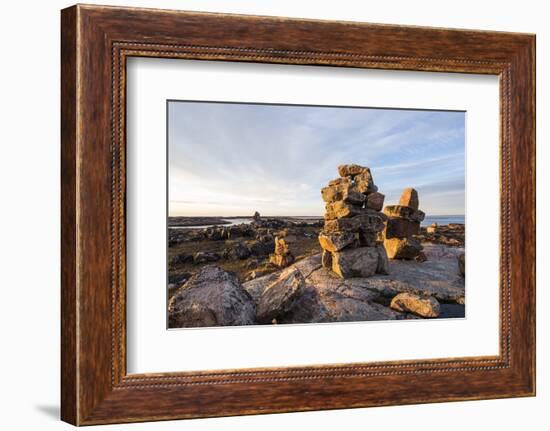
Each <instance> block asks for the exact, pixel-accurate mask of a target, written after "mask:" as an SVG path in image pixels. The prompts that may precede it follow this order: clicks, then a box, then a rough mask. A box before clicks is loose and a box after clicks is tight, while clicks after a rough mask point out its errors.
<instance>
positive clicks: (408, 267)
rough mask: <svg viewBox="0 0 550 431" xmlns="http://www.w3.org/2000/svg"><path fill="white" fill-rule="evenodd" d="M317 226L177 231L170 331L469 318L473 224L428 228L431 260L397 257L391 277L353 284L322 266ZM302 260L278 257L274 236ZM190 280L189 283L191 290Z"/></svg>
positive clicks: (276, 222)
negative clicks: (273, 259) (462, 267)
mask: <svg viewBox="0 0 550 431" xmlns="http://www.w3.org/2000/svg"><path fill="white" fill-rule="evenodd" d="M321 227H322V222H321V221H319V222H316V223H314V224H310V223H306V222H296V221H289V220H284V219H261V220H258V221H257V222H255V223H253V224H249V225H247V224H241V225H231V226H217V227H211V228H205V229H177V230H175V229H171V230H170V231H169V248H168V254H169V298H170V301H169V325H170V327H191V326H219V325H249V324H268V323H279V324H282V323H314V322H336V321H338V322H341V321H365V320H387V319H392V320H395V319H416V318H422V317H425V318H427V317H435V316H438V317H440V318H445V317H463V316H464V278H463V277H462V276H461V275H460V271H459V266H458V265H459V260H458V259H457V256H459V255H460V254H461V253H463V252H464V248H463V247H464V226H463V225H449V226H438V227H437V228H434V229H429V228H422V230H421V234H420V235H419V236H418V237H417V238H418V239H419V240H420V241H421V243H422V245H423V246H424V254H425V255H426V257H427V260H426V261H425V262H417V261H402V260H391V261H390V271H389V272H390V275H382V274H379V275H375V276H373V277H369V278H352V279H348V280H344V279H342V278H339V277H338V276H337V275H335V274H334V273H332V272H331V271H328V270H327V269H325V268H322V266H321V254H320V251H321V250H320V247H319V240H318V238H317V237H318V233H319V231H320V228H321ZM280 234H282V235H283V236H285V237H286V238H291V239H292V241H291V242H290V245H291V250H292V253H293V254H294V256H295V257H296V261H295V263H293V264H292V265H290V266H288V267H287V268H284V269H280V268H277V267H276V266H274V265H272V264H270V263H269V258H268V256H269V253H272V252H273V249H274V237H275V236H277V235H280ZM183 285H185V288H182V286H183Z"/></svg>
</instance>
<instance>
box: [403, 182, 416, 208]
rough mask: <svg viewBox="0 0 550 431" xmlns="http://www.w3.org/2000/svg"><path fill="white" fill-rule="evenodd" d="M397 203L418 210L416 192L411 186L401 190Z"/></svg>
mask: <svg viewBox="0 0 550 431" xmlns="http://www.w3.org/2000/svg"><path fill="white" fill-rule="evenodd" d="M399 205H402V206H405V207H409V208H412V209H413V210H418V192H417V191H416V190H415V189H413V188H412V187H411V188H407V189H405V190H403V193H402V194H401V199H399Z"/></svg>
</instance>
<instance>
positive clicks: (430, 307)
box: [390, 292, 440, 317]
mask: <svg viewBox="0 0 550 431" xmlns="http://www.w3.org/2000/svg"><path fill="white" fill-rule="evenodd" d="M390 307H391V308H392V309H394V310H396V311H402V312H407V313H414V314H416V315H418V316H421V317H437V316H439V312H440V306H439V302H438V301H437V299H435V298H434V297H433V296H420V295H416V294H414V293H408V292H403V293H400V294H398V295H396V296H395V297H394V298H393V299H392V301H391V303H390Z"/></svg>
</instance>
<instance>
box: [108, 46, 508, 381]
mask: <svg viewBox="0 0 550 431" xmlns="http://www.w3.org/2000/svg"><path fill="white" fill-rule="evenodd" d="M112 49H113V59H114V60H113V84H114V88H116V89H117V91H116V94H117V97H116V98H115V99H113V105H112V109H113V112H115V113H116V114H115V115H114V116H113V118H114V121H113V130H114V133H113V137H114V138H113V149H114V151H113V178H117V175H118V179H117V180H115V184H119V185H120V184H122V183H124V184H125V176H126V169H125V168H126V167H125V165H124V161H125V160H126V155H125V151H126V140H125V136H124V130H125V129H124V125H125V124H126V113H125V109H123V108H122V107H125V106H126V88H125V86H124V84H123V83H126V67H125V66H126V60H127V59H128V58H130V57H153V58H159V57H160V58H172V59H186V60H189V59H193V60H196V59H204V58H205V57H204V56H206V58H207V59H209V60H213V59H216V60H220V59H223V60H226V59H227V58H228V57H227V56H228V55H229V56H231V57H229V58H231V59H233V60H234V61H243V60H245V59H246V60H249V61H250V60H255V59H258V61H261V62H264V63H268V62H275V63H281V61H280V56H281V55H289V56H291V58H292V59H293V64H300V65H302V64H310V63H309V62H310V61H311V60H312V59H314V58H324V57H325V56H326V57H327V58H330V57H336V58H338V59H339V61H345V62H346V65H348V66H352V67H368V68H371V69H373V68H376V69H382V68H384V66H383V65H385V64H386V63H387V61H388V59H387V58H385V57H384V56H377V57H376V58H374V59H367V58H362V57H361V56H358V55H353V54H350V55H349V58H348V57H347V56H346V54H338V55H337V56H334V55H333V56H331V54H330V53H328V54H326V53H317V52H305V51H303V52H288V53H287V52H283V51H279V52H277V55H276V56H269V55H268V53H267V52H264V51H262V50H258V52H256V51H255V50H253V49H250V48H248V49H247V48H236V49H228V48H224V47H214V46H210V47H196V46H172V45H159V44H137V43H125V42H114V43H113V48H112ZM273 60H274V61H273ZM391 60H397V59H396V58H391ZM365 61H367V62H368V63H367V65H366V66H365V65H364V64H365V63H364V62H365ZM405 61H412V60H411V59H405ZM422 61H423V62H426V63H427V64H428V63H429V62H430V61H437V62H441V59H427V58H426V59H423V60H422ZM451 63H452V64H454V62H451ZM463 63H464V64H466V65H468V64H469V62H468V61H463ZM486 63H488V64H490V65H492V66H496V67H500V68H501V69H499V72H498V76H499V81H500V86H501V88H500V95H501V99H502V101H503V104H507V103H509V98H508V97H509V92H507V91H505V88H506V85H507V84H506V79H505V78H504V76H503V75H504V74H506V73H507V72H508V67H509V65H507V64H499V63H496V64H494V63H495V62H486ZM314 64H318V63H314ZM380 64H382V66H381V65H380ZM476 64H477V63H476ZM115 65H116V67H115ZM447 71H453V72H456V70H455V69H454V68H453V69H452V70H447ZM493 74H494V73H493ZM502 108H503V107H502V106H501V110H502ZM501 119H502V118H501ZM509 122H510V118H509V117H506V118H505V119H504V121H501V136H502V137H504V136H506V128H508V127H509ZM115 137H118V140H116V138H115ZM117 152H118V154H117ZM500 154H501V173H500V174H501V178H508V177H509V172H508V171H509V170H510V164H509V160H510V154H509V148H508V146H507V143H506V140H505V139H501V141H500ZM505 169H507V170H508V171H507V172H505ZM113 187H114V188H113V199H115V201H116V203H115V204H114V205H113V208H114V209H116V208H124V202H125V199H126V196H125V194H124V191H122V192H121V193H118V191H119V187H118V186H116V185H113ZM509 193H510V187H509V184H508V183H505V182H504V181H503V182H502V192H501V199H500V201H501V207H500V214H501V223H500V226H501V228H500V234H501V238H508V241H507V244H508V245H509V234H510V225H509V222H508V220H507V219H506V218H505V217H506V211H505V209H506V208H507V207H508V206H509V198H510V196H509ZM117 218H118V220H120V222H119V226H121V225H122V224H123V222H124V220H125V219H126V216H125V214H123V213H120V214H113V220H117ZM113 238H118V240H119V241H121V244H120V246H118V245H117V244H113V247H114V249H115V250H120V253H119V254H118V256H113V268H116V265H117V262H122V261H123V260H125V250H126V247H125V236H124V235H123V233H122V232H114V233H113ZM509 253H510V249H509V247H504V246H502V245H501V253H500V256H501V262H500V274H501V280H500V287H499V291H500V292H499V293H500V298H501V300H500V334H499V339H500V340H499V346H500V352H499V353H500V354H499V355H498V356H483V357H475V358H474V357H467V358H455V359H453V360H447V359H436V360H432V359H430V360H409V361H384V362H365V363H350V364H342V365H332V364H331V365H327V366H319V365H315V366H297V367H289V368H287V367H285V368H275V367H269V368H262V369H250V370H247V371H244V372H243V371H240V370H229V371H219V370H217V371H215V372H205V373H203V372H181V373H173V372H172V373H163V375H162V376H156V377H154V378H153V380H150V379H151V378H150V377H148V376H147V374H127V373H126V368H125V366H126V349H125V348H124V346H121V348H120V349H118V351H115V350H114V351H113V358H115V359H117V360H118V361H119V363H118V364H115V363H113V370H114V371H113V375H115V372H116V371H115V370H116V369H117V366H118V367H120V370H122V375H123V377H122V380H121V384H122V385H123V386H125V385H131V386H134V387H135V386H139V387H145V386H147V385H148V384H153V385H155V386H158V385H159V384H168V385H170V386H177V385H189V384H194V383H196V382H197V381H201V382H203V380H202V379H203V378H208V384H213V385H215V384H223V383H225V382H227V381H228V379H229V381H231V382H235V381H239V382H242V381H243V379H254V381H266V382H272V381H275V380H273V379H275V378H278V379H281V380H297V379H298V380H299V379H300V378H302V377H301V376H307V378H308V379H315V378H317V379H318V378H326V377H339V378H345V377H353V376H383V375H406V374H411V373H426V372H427V370H428V371H429V370H432V369H434V367H437V370H438V371H437V372H444V371H453V370H463V369H468V370H477V369H480V370H489V369H493V368H494V367H496V368H505V367H508V366H509V354H508V353H509V348H510V345H509V344H510V333H509V328H510V327H509V321H510V318H509V316H508V314H509V313H510V294H509V290H510V285H509V283H508V280H507V279H505V278H504V274H506V273H507V272H509V270H510V269H509V268H508V271H507V270H506V269H505V267H504V266H505V265H507V264H508V263H509V259H508V258H509ZM122 267H123V268H124V269H126V264H125V262H124V263H122V264H121V268H122ZM125 279H126V273H125V271H124V272H120V273H119V274H118V276H117V277H113V280H118V283H117V284H116V285H115V284H114V285H113V288H112V289H113V293H114V295H115V297H117V298H125V297H126V293H125V291H124V292H122V289H126V284H125V283H122V282H121V280H125ZM116 292H119V293H118V294H117V293H116ZM118 303H119V304H122V303H124V305H125V302H123V301H119V302H118ZM119 311H120V312H119ZM125 318H126V312H125V310H119V308H117V305H116V304H113V319H114V327H116V328H119V330H120V329H121V328H122V327H123V325H124V323H125ZM123 342H125V338H123V335H122V333H118V334H117V339H116V341H115V344H119V345H120V344H121V343H123ZM464 367H466V368H464ZM197 379H199V380H197Z"/></svg>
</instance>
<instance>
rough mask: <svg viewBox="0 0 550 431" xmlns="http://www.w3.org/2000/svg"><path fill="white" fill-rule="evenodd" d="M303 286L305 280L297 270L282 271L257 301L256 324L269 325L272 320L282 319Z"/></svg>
mask: <svg viewBox="0 0 550 431" xmlns="http://www.w3.org/2000/svg"><path fill="white" fill-rule="evenodd" d="M304 286H305V279H304V276H303V275H302V273H301V272H300V271H299V270H297V269H296V268H293V269H292V270H290V271H284V272H283V273H282V274H281V275H280V276H279V278H278V279H277V280H276V281H275V282H273V283H272V284H270V285H269V286H267V287H266V289H265V290H264V291H263V293H262V295H261V296H260V298H259V299H258V306H257V310H256V319H257V320H258V322H260V323H271V321H272V320H273V319H276V320H277V321H279V320H281V319H283V318H284V316H285V314H286V313H288V312H289V311H290V309H291V308H292V306H293V305H294V302H295V301H296V299H297V298H298V297H299V296H300V294H301V293H302V289H303V288H304Z"/></svg>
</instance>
